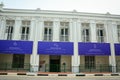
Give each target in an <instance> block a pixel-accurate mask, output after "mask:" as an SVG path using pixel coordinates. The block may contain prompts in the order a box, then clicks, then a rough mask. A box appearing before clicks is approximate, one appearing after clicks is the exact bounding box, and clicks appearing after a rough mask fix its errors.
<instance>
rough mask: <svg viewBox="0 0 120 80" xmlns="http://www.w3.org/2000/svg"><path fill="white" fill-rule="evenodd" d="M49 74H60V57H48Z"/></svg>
mask: <svg viewBox="0 0 120 80" xmlns="http://www.w3.org/2000/svg"><path fill="white" fill-rule="evenodd" d="M50 72H60V56H50Z"/></svg>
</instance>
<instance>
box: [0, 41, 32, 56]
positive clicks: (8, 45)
mask: <svg viewBox="0 0 120 80" xmlns="http://www.w3.org/2000/svg"><path fill="white" fill-rule="evenodd" d="M32 48H33V41H18V40H0V53H9V54H32Z"/></svg>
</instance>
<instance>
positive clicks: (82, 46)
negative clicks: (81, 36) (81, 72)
mask: <svg viewBox="0 0 120 80" xmlns="http://www.w3.org/2000/svg"><path fill="white" fill-rule="evenodd" d="M78 50H79V55H90V56H94V55H111V51H110V44H109V43H82V42H79V43H78Z"/></svg>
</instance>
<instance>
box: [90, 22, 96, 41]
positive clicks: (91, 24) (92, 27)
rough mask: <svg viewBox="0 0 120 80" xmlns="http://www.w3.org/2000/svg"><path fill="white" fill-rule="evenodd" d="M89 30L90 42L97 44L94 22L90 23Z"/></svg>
mask: <svg viewBox="0 0 120 80" xmlns="http://www.w3.org/2000/svg"><path fill="white" fill-rule="evenodd" d="M90 30H91V42H97V38H96V37H97V35H96V23H95V21H90Z"/></svg>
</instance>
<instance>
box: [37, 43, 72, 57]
mask: <svg viewBox="0 0 120 80" xmlns="http://www.w3.org/2000/svg"><path fill="white" fill-rule="evenodd" d="M38 54H43V55H73V43H72V42H38Z"/></svg>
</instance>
